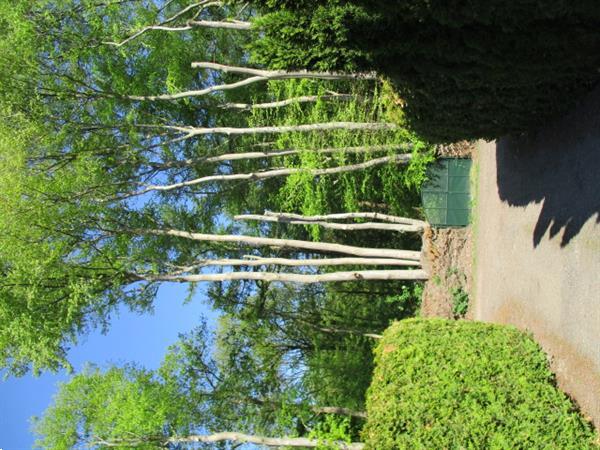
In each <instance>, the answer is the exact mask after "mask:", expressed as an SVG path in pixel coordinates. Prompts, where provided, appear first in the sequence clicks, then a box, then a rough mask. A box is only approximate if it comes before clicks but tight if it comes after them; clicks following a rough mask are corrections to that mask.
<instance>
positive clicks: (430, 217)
mask: <svg viewBox="0 0 600 450" xmlns="http://www.w3.org/2000/svg"><path fill="white" fill-rule="evenodd" d="M470 171H471V160H470V159H458V158H442V159H439V160H437V161H436V162H435V163H434V164H432V165H431V166H429V168H428V169H427V181H426V182H425V183H423V187H422V189H421V198H422V200H423V208H424V209H425V216H426V217H427V221H428V222H429V223H430V224H431V225H434V226H437V227H464V226H467V225H468V224H469V217H470V213H471V194H470V190H469V180H470V178H469V174H470Z"/></svg>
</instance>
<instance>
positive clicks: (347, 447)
mask: <svg viewBox="0 0 600 450" xmlns="http://www.w3.org/2000/svg"><path fill="white" fill-rule="evenodd" d="M223 441H233V442H239V443H248V444H256V445H265V446H267V447H310V448H314V447H317V446H318V445H322V443H320V442H319V440H318V439H309V438H301V437H300V438H290V437H284V438H272V437H264V436H255V435H249V434H243V433H235V432H222V433H215V434H211V435H191V436H183V437H172V438H170V439H169V440H168V441H167V442H168V443H172V444H186V443H190V444H191V443H194V442H203V443H212V442H223ZM330 445H334V446H335V447H337V448H338V449H340V450H362V448H363V447H364V444H363V443H361V442H352V443H346V442H341V441H337V442H333V443H331V444H330Z"/></svg>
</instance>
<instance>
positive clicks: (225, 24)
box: [187, 20, 252, 30]
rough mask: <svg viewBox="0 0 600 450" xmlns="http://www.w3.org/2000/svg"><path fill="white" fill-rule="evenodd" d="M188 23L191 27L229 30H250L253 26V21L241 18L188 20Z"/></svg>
mask: <svg viewBox="0 0 600 450" xmlns="http://www.w3.org/2000/svg"><path fill="white" fill-rule="evenodd" d="M187 24H188V26H189V27H190V28H193V27H204V28H225V29H229V30H250V29H251V28H252V23H250V22H244V21H241V20H227V21H214V20H188V21H187Z"/></svg>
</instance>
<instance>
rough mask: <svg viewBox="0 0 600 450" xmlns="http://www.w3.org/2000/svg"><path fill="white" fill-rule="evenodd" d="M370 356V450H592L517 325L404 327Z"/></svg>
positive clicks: (589, 433)
mask: <svg viewBox="0 0 600 450" xmlns="http://www.w3.org/2000/svg"><path fill="white" fill-rule="evenodd" d="M375 353H376V359H375V361H376V369H375V372H374V374H373V382H372V384H371V387H370V389H369V392H368V398H367V412H368V422H367V424H366V426H365V430H364V436H363V437H364V440H365V442H366V444H367V448H368V449H372V450H387V449H390V450H391V449H395V450H397V449H421V448H423V449H424V448H427V449H433V448H435V449H463V448H464V449H561V450H564V449H577V450H582V449H588V448H598V447H597V446H596V445H595V444H594V439H595V436H594V431H593V429H592V427H591V425H590V424H589V423H587V422H586V421H585V420H584V419H583V418H582V417H581V415H580V414H579V413H578V412H577V410H576V408H575V406H574V405H573V403H572V402H571V401H570V400H569V399H568V398H567V396H566V395H565V394H564V393H562V392H561V391H559V390H558V389H557V388H556V386H555V383H554V378H553V375H552V373H551V372H550V370H549V368H548V362H547V359H546V356H545V354H544V353H543V351H542V350H541V349H540V347H539V346H538V345H537V344H536V343H535V342H534V341H533V340H532V339H531V338H530V337H529V336H528V335H526V334H524V333H522V332H520V331H518V330H517V329H515V328H513V327H506V326H501V325H492V324H486V323H480V322H467V321H458V322H456V321H445V320H442V319H433V320H423V319H408V320H404V321H402V322H398V323H395V324H394V325H392V326H391V327H390V328H389V329H388V330H387V331H386V332H385V334H384V337H383V339H382V340H381V343H380V344H379V346H378V347H377V349H376V351H375Z"/></svg>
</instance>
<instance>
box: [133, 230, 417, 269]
mask: <svg viewBox="0 0 600 450" xmlns="http://www.w3.org/2000/svg"><path fill="white" fill-rule="evenodd" d="M130 232H132V233H136V234H150V235H156V236H173V237H181V238H185V239H190V240H193V241H205V242H234V243H236V244H245V245H248V246H251V247H262V246H266V247H277V248H295V249H302V250H310V251H315V252H321V253H342V254H346V255H354V256H362V257H368V258H396V259H403V260H411V261H419V260H420V258H421V252H416V251H412V250H397V249H391V248H368V247H354V246H351V245H344V244H333V243H325V242H312V241H301V240H298V239H275V238H265V237H255V236H244V235H236V234H204V233H191V232H189V231H181V230H160V229H132V230H130Z"/></svg>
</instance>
